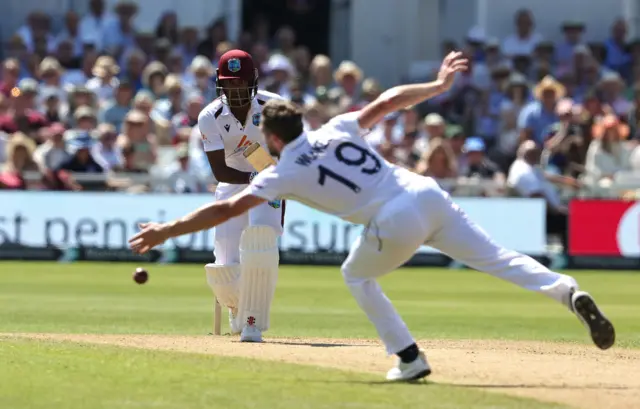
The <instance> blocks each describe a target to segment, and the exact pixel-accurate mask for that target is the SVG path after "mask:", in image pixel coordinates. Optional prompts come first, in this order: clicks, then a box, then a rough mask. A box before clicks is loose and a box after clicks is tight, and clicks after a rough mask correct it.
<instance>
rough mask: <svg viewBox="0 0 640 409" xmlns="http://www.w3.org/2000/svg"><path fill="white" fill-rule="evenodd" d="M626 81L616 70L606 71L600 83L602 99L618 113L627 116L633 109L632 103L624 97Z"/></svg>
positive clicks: (599, 89)
mask: <svg viewBox="0 0 640 409" xmlns="http://www.w3.org/2000/svg"><path fill="white" fill-rule="evenodd" d="M624 86H625V85H624V81H623V79H622V77H620V75H619V74H618V73H616V72H606V73H604V74H603V75H602V78H601V79H600V82H599V83H598V91H599V93H600V100H601V101H602V102H603V103H605V104H607V105H609V106H610V107H611V108H612V109H613V111H614V112H615V114H616V115H618V116H619V117H625V116H627V115H628V114H629V111H630V110H631V103H630V102H629V101H628V100H627V99H626V98H625V97H624V95H623V91H624Z"/></svg>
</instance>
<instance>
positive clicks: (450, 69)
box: [438, 51, 469, 91]
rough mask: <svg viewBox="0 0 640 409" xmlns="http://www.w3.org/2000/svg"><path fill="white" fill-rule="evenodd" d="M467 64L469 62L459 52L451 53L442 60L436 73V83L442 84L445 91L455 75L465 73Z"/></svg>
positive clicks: (449, 86) (451, 83)
mask: <svg viewBox="0 0 640 409" xmlns="http://www.w3.org/2000/svg"><path fill="white" fill-rule="evenodd" d="M468 64H469V60H467V59H466V58H464V56H463V54H462V53H461V52H459V51H452V52H450V53H449V55H447V56H446V57H445V58H444V60H443V61H442V65H441V66H440V71H439V72H438V81H441V82H442V86H443V87H444V90H445V91H446V90H449V88H451V86H452V85H453V80H454V79H455V77H456V73H457V72H460V71H466V70H467V68H468Z"/></svg>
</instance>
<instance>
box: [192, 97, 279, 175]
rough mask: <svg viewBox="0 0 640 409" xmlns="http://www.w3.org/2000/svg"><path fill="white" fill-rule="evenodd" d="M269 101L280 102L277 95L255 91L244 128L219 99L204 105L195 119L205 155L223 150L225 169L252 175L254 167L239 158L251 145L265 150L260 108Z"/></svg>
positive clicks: (242, 157)
mask: <svg viewBox="0 0 640 409" xmlns="http://www.w3.org/2000/svg"><path fill="white" fill-rule="evenodd" d="M270 99H282V98H281V97H280V96H279V95H277V94H274V93H271V92H267V91H258V94H257V95H256V97H255V98H254V99H253V101H251V108H250V109H249V113H248V114H247V120H246V122H245V123H244V124H242V123H240V121H238V120H237V119H236V117H235V116H233V114H232V113H231V110H230V109H229V107H228V106H227V105H226V104H224V103H223V102H222V101H221V100H220V98H217V99H215V100H214V101H213V102H211V103H210V104H209V105H207V106H206V107H205V108H204V109H203V110H202V112H200V115H199V116H198V127H199V128H200V134H201V135H202V145H203V147H204V150H205V152H211V151H217V150H220V149H224V156H225V161H226V163H227V166H229V167H230V168H234V169H236V170H239V171H241V172H253V171H254V170H255V169H253V166H251V164H250V163H249V162H247V160H246V159H245V157H244V156H243V155H242V151H244V149H245V148H246V147H247V146H249V145H251V144H252V143H253V142H260V144H261V145H262V146H265V140H264V136H263V135H262V132H261V131H260V115H261V113H262V106H263V105H264V104H265V103H266V102H267V101H269V100H270Z"/></svg>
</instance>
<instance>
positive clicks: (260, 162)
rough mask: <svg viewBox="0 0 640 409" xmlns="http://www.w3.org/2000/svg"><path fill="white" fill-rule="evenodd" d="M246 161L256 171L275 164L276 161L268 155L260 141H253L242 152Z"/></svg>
mask: <svg viewBox="0 0 640 409" xmlns="http://www.w3.org/2000/svg"><path fill="white" fill-rule="evenodd" d="M242 154H243V155H244V157H245V158H247V161H249V163H250V164H251V166H253V167H254V168H255V169H256V171H257V172H262V171H263V170H265V169H266V168H268V167H269V166H272V165H275V164H276V161H275V159H273V158H272V157H271V155H269V152H267V151H266V150H265V149H264V148H263V147H262V146H260V143H258V142H254V143H252V144H251V145H249V147H247V149H245V150H244V152H243V153H242Z"/></svg>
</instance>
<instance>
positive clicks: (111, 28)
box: [102, 0, 138, 56]
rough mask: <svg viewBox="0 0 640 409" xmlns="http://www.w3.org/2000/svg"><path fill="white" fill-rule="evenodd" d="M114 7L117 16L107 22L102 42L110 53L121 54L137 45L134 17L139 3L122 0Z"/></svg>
mask: <svg viewBox="0 0 640 409" xmlns="http://www.w3.org/2000/svg"><path fill="white" fill-rule="evenodd" d="M114 9H115V12H116V16H117V18H116V19H112V20H109V21H107V22H106V24H105V27H104V37H103V40H102V43H103V46H104V48H105V50H106V51H108V52H109V54H111V55H115V56H120V55H122V53H123V52H124V51H126V50H127V49H128V48H130V47H135V45H136V40H135V36H136V31H135V28H134V27H133V17H134V16H135V15H136V14H137V13H138V5H137V4H136V3H135V2H133V1H131V0H120V1H118V3H116V5H115V8H114Z"/></svg>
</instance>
